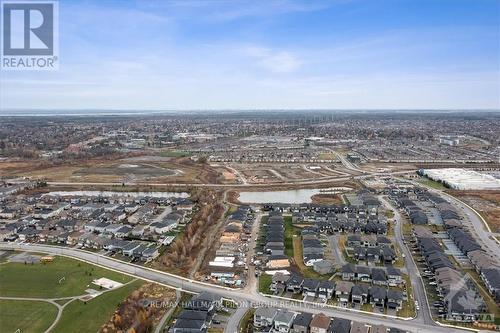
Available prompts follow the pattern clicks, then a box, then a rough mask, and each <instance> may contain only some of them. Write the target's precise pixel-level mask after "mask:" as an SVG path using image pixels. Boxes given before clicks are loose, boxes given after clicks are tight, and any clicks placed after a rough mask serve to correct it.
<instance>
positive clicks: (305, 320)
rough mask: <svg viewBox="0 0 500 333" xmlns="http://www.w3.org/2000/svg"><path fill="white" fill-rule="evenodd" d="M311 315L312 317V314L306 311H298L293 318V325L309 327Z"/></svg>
mask: <svg viewBox="0 0 500 333" xmlns="http://www.w3.org/2000/svg"><path fill="white" fill-rule="evenodd" d="M312 317H313V316H312V314H310V313H307V312H304V313H299V314H298V315H297V316H296V317H295V319H294V320H293V327H296V326H302V327H309V324H310V323H311V320H312Z"/></svg>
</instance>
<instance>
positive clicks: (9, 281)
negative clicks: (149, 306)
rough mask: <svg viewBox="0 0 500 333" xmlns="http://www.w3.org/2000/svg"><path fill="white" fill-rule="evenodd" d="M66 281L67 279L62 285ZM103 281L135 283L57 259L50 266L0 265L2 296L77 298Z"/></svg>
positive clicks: (116, 274) (95, 268) (114, 274)
mask: <svg viewBox="0 0 500 333" xmlns="http://www.w3.org/2000/svg"><path fill="white" fill-rule="evenodd" d="M89 274H91V275H89ZM63 277H64V278H65V279H64V280H63V281H61V283H59V281H60V279H61V278H63ZM101 277H106V278H109V279H112V280H115V281H117V282H121V283H125V282H128V281H130V280H131V278H130V277H128V276H126V275H123V274H120V273H116V272H113V271H108V270H106V269H104V268H100V267H97V266H93V265H90V264H86V263H84V262H81V261H78V260H73V259H69V258H65V257H55V259H54V262H52V263H47V264H34V265H30V264H28V265H25V264H24V263H6V264H2V265H0V295H1V296H9V297H36V298H58V297H67V296H77V295H81V294H84V293H85V289H88V287H87V286H88V285H90V284H91V283H92V280H94V279H98V278H101ZM94 288H97V287H96V286H94Z"/></svg>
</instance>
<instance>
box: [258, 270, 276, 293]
mask: <svg viewBox="0 0 500 333" xmlns="http://www.w3.org/2000/svg"><path fill="white" fill-rule="evenodd" d="M271 283H273V277H272V276H271V275H268V274H261V275H260V276H259V292H261V293H263V294H270V293H271V292H270V290H269V287H271Z"/></svg>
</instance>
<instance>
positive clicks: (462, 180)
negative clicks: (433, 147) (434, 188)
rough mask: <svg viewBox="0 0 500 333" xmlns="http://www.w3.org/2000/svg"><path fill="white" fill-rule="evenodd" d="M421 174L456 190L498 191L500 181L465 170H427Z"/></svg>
mask: <svg viewBox="0 0 500 333" xmlns="http://www.w3.org/2000/svg"><path fill="white" fill-rule="evenodd" d="M420 173H421V174H423V175H425V176H427V177H428V178H430V179H432V180H435V181H438V182H441V183H443V184H444V185H445V186H447V187H449V188H452V189H456V190H498V189H500V179H497V178H495V177H493V176H491V175H487V174H483V173H479V172H477V171H474V170H465V169H452V168H450V169H426V170H421V171H420Z"/></svg>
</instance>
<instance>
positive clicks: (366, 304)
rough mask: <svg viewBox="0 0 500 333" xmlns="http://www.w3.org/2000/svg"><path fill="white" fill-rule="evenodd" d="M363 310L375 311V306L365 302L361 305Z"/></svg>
mask: <svg viewBox="0 0 500 333" xmlns="http://www.w3.org/2000/svg"><path fill="white" fill-rule="evenodd" d="M360 310H361V311H366V312H373V306H372V305H371V304H370V303H365V304H363V305H361V307H360Z"/></svg>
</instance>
